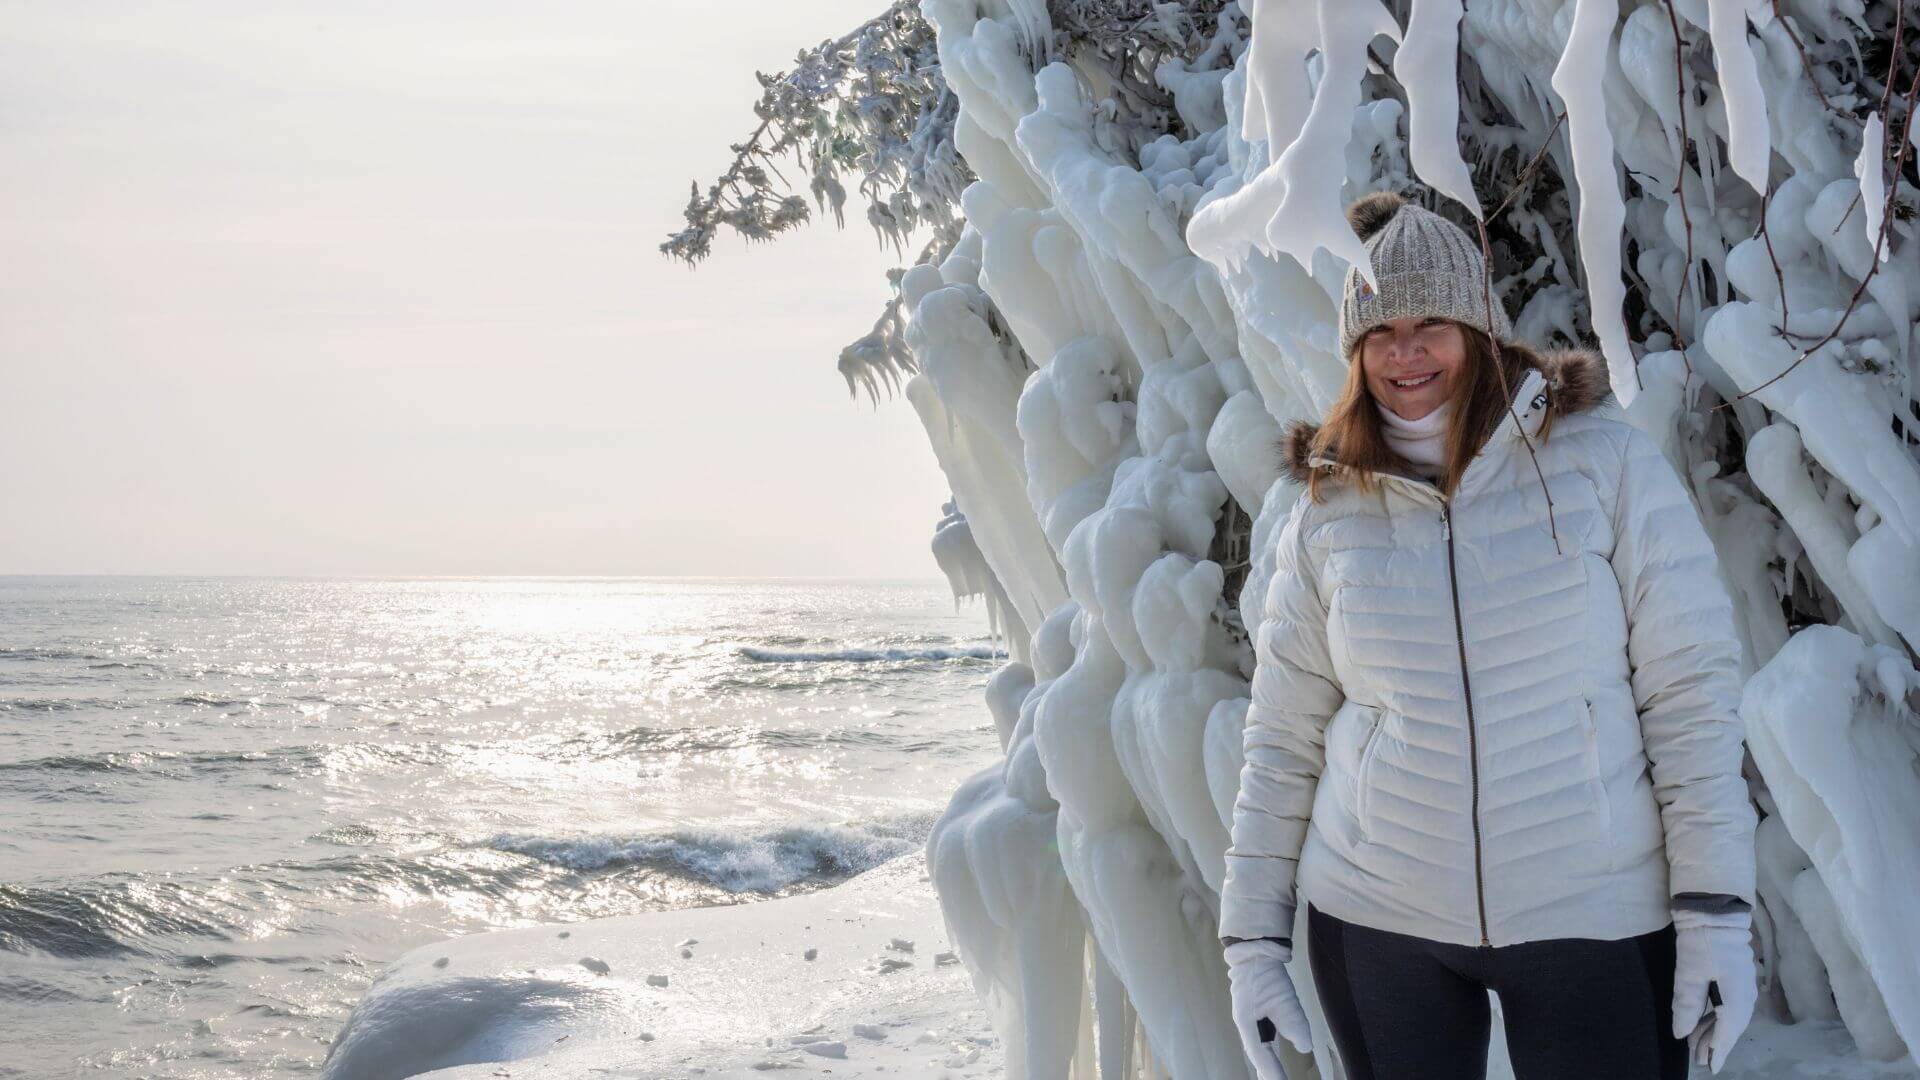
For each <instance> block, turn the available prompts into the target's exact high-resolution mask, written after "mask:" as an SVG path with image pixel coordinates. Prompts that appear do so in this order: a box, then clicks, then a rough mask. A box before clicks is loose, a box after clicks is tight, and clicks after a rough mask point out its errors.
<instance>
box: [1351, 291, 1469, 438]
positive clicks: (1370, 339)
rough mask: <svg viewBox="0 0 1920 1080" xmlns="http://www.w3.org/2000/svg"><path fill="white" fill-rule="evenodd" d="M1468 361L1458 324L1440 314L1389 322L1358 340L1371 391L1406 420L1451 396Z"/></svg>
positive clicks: (1464, 338)
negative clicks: (1463, 366)
mask: <svg viewBox="0 0 1920 1080" xmlns="http://www.w3.org/2000/svg"><path fill="white" fill-rule="evenodd" d="M1466 358H1467V338H1466V334H1465V333H1464V332H1463V331H1462V330H1461V328H1460V324H1459V323H1457V322H1454V321H1453V320H1452V319H1448V318H1444V317H1442V316H1439V315H1408V316H1406V317H1405V318H1400V319H1390V320H1388V321H1386V322H1383V323H1381V324H1380V325H1378V326H1375V327H1374V328H1373V329H1371V330H1369V331H1367V332H1366V334H1365V335H1363V336H1362V337H1361V338H1360V360H1359V363H1360V370H1361V374H1362V375H1364V376H1366V380H1367V389H1368V390H1370V391H1372V392H1373V398H1374V400H1375V401H1378V402H1379V403H1380V404H1382V405H1385V406H1386V407H1387V408H1389V409H1392V410H1393V411H1394V412H1395V413H1396V414H1398V415H1399V416H1400V418H1401V419H1403V420H1418V419H1420V418H1421V417H1423V416H1425V415H1427V414H1428V413H1430V412H1432V411H1433V410H1435V409H1437V408H1439V407H1440V404H1441V403H1442V402H1444V401H1446V400H1447V399H1448V398H1449V397H1451V396H1453V380H1454V379H1455V378H1457V377H1458V376H1459V374H1460V370H1461V366H1462V365H1463V364H1464V363H1465V362H1466Z"/></svg>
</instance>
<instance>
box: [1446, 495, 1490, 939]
mask: <svg viewBox="0 0 1920 1080" xmlns="http://www.w3.org/2000/svg"><path fill="white" fill-rule="evenodd" d="M1440 532H1441V533H1442V535H1444V536H1445V537H1446V539H1447V586H1448V590H1449V591H1450V592H1451V593H1452V594H1453V640H1454V644H1455V645H1456V646H1457V647H1458V648H1459V651H1460V690H1461V694H1462V696H1464V697H1465V699H1466V702H1467V769H1468V773H1469V775H1470V776H1471V777H1472V784H1473V803H1472V811H1471V812H1472V816H1473V889H1474V899H1475V900H1476V901H1477V902H1478V903H1479V908H1480V944H1481V945H1482V946H1483V947H1485V946H1490V945H1492V944H1493V942H1492V940H1491V939H1489V938H1488V937H1487V881H1486V874H1485V871H1484V870H1483V869H1482V866H1481V858H1480V740H1479V736H1478V734H1477V733H1476V732H1475V731H1474V726H1473V684H1472V683H1471V682H1469V681H1468V679H1467V631H1466V628H1465V626H1464V625H1463V624H1462V623H1461V621H1460V580H1459V577H1458V575H1457V572H1456V571H1455V570H1454V561H1453V514H1452V512H1451V511H1450V510H1449V508H1448V504H1447V500H1446V499H1445V498H1444V497H1443V498H1442V499H1441V500H1440Z"/></svg>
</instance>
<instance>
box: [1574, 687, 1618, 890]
mask: <svg viewBox="0 0 1920 1080" xmlns="http://www.w3.org/2000/svg"><path fill="white" fill-rule="evenodd" d="M1580 735H1581V738H1582V739H1583V740H1585V742H1586V748H1587V754H1586V757H1587V798H1588V800H1589V801H1590V802H1592V804H1593V821H1594V825H1595V827H1596V830H1597V833H1598V836H1599V838H1600V842H1601V843H1603V844H1605V845H1606V846H1607V853H1608V860H1609V868H1611V860H1612V858H1613V800H1612V798H1611V797H1609V796H1608V795H1607V780H1606V777H1605V776H1604V775H1603V774H1602V772H1601V769H1600V732H1599V730H1598V728H1597V727H1596V726H1595V724H1594V719H1593V702H1592V701H1591V700H1590V699H1589V698H1588V697H1587V695H1585V694H1581V695H1580Z"/></svg>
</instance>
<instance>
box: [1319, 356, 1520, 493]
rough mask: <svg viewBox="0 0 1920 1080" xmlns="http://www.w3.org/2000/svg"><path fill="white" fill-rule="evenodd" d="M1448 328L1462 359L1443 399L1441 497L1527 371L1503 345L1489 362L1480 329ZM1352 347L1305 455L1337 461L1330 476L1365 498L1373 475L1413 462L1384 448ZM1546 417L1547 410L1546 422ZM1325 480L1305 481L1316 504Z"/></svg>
mask: <svg viewBox="0 0 1920 1080" xmlns="http://www.w3.org/2000/svg"><path fill="white" fill-rule="evenodd" d="M1454 325H1456V326H1459V327H1460V333H1461V336H1462V337H1464V338H1465V339H1466V356H1465V358H1464V359H1463V360H1462V361H1461V364H1460V374H1461V376H1462V377H1461V378H1458V379H1455V380H1453V394H1452V396H1451V397H1449V398H1448V403H1449V404H1450V405H1451V406H1452V411H1451V418H1452V423H1451V424H1449V425H1448V428H1447V444H1446V445H1447V449H1446V455H1445V458H1446V461H1445V464H1446V468H1445V469H1444V470H1443V471H1442V472H1441V474H1440V477H1439V479H1438V480H1437V481H1436V483H1437V484H1438V485H1439V487H1440V490H1441V492H1442V493H1444V494H1445V495H1446V496H1447V497H1448V498H1451V497H1452V496H1453V493H1454V490H1455V488H1457V487H1458V486H1459V483H1460V477H1461V475H1462V474H1464V473H1465V472H1466V471H1467V464H1468V462H1471V461H1472V460H1473V459H1474V457H1475V456H1476V455H1478V454H1479V453H1480V448H1481V447H1482V446H1484V445H1486V441H1487V439H1488V438H1489V437H1490V436H1492V434H1493V432H1494V429H1495V428H1497V427H1498V426H1499V424H1500V420H1501V418H1502V417H1504V416H1505V415H1506V413H1507V405H1508V401H1509V395H1511V394H1512V393H1513V392H1514V391H1515V390H1516V389H1518V388H1519V386H1520V380H1521V378H1522V377H1523V376H1524V375H1525V374H1526V371H1527V367H1528V366H1529V365H1528V363H1527V358H1526V354H1525V353H1524V352H1522V351H1521V350H1520V349H1517V348H1513V347H1511V346H1509V345H1506V344H1504V343H1503V344H1501V345H1500V347H1499V355H1500V363H1499V364H1498V365H1496V364H1495V363H1494V346H1493V343H1492V340H1491V339H1490V338H1488V337H1487V335H1486V332H1485V331H1482V330H1480V329H1478V328H1477V327H1472V326H1467V325H1465V324H1464V323H1459V322H1455V323H1454ZM1360 348H1361V346H1360V343H1358V342H1356V343H1355V344H1354V347H1353V352H1352V353H1351V354H1350V355H1349V356H1348V357H1347V381H1346V385H1344V386H1342V387H1341V388H1340V396H1339V398H1337V399H1336V400H1335V401H1334V403H1333V406H1332V408H1330V409H1328V410H1327V418H1326V420H1325V421H1323V422H1322V423H1321V425H1320V430H1319V431H1317V432H1316V433H1315V434H1314V436H1313V440H1312V442H1311V443H1310V444H1309V448H1308V452H1309V456H1311V455H1312V454H1326V455H1327V456H1329V457H1332V458H1335V459H1336V460H1337V461H1338V462H1339V464H1338V465H1337V466H1335V468H1334V473H1333V475H1334V477H1335V478H1338V479H1341V480H1344V481H1347V482H1350V483H1354V484H1358V485H1359V487H1360V490H1361V491H1364V492H1368V493H1372V492H1373V491H1374V490H1375V489H1376V488H1377V487H1378V486H1379V483H1380V478H1379V476H1378V475H1377V474H1378V473H1380V472H1412V471H1413V463H1412V462H1410V461H1408V460H1407V459H1406V458H1403V457H1401V456H1400V455H1399V454H1397V453H1395V452H1394V450H1393V447H1391V446H1389V445H1388V444H1387V439H1386V435H1385V434H1384V432H1383V428H1384V425H1383V424H1382V423H1381V420H1380V412H1379V409H1378V408H1376V407H1375V405H1374V400H1373V391H1371V390H1369V389H1368V388H1367V377H1366V374H1365V372H1363V371H1362V370H1361V367H1360ZM1503 374H1504V375H1505V378H1504V380H1503V379H1502V375H1503ZM1551 415H1552V414H1551V412H1549V414H1548V416H1549V419H1551ZM1540 434H1541V437H1543V438H1544V437H1545V436H1546V430H1545V429H1544V428H1543V429H1542V430H1541V432H1540ZM1327 477H1328V474H1327V473H1326V471H1325V470H1322V469H1315V470H1313V474H1312V476H1311V477H1310V478H1309V479H1308V480H1307V492H1308V494H1309V496H1310V497H1311V498H1312V499H1313V501H1314V502H1316V503H1317V502H1320V501H1322V495H1321V491H1320V484H1321V481H1322V480H1324V479H1327Z"/></svg>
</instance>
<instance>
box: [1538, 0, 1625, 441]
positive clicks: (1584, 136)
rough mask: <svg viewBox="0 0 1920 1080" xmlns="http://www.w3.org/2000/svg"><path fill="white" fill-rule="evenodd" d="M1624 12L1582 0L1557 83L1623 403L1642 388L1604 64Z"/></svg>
mask: <svg viewBox="0 0 1920 1080" xmlns="http://www.w3.org/2000/svg"><path fill="white" fill-rule="evenodd" d="M1619 15H1620V5H1619V3H1618V0H1578V5H1577V6H1576V7H1575V8H1574V11H1573V29H1572V30H1571V31H1570V32H1569V33H1568V35H1567V46H1566V50H1565V51H1564V52H1563V53H1561V55H1560V63H1559V64H1558V65H1557V66H1555V67H1554V69H1553V80H1552V82H1553V89H1554V92H1555V93H1557V94H1559V95H1560V100H1561V101H1563V102H1565V103H1566V110H1567V141H1568V143H1569V144H1570V145H1571V146H1572V149H1573V173H1574V177H1575V180H1576V181H1577V183H1578V184H1579V188H1580V261H1581V263H1582V264H1583V265H1584V266H1585V267H1586V271H1587V282H1586V284H1587V300H1588V303H1589V306H1590V307H1591V308H1592V315H1593V330H1594V333H1595V334H1596V335H1598V336H1599V338H1600V349H1601V352H1602V353H1604V354H1605V355H1606V358H1607V372H1608V375H1609V380H1608V381H1609V382H1610V383H1612V385H1613V393H1614V396H1615V397H1616V398H1618V399H1619V401H1620V404H1621V406H1623V407H1625V406H1629V405H1632V404H1633V399H1634V398H1635V397H1637V396H1638V395H1639V393H1640V376H1639V373H1638V372H1637V371H1635V370H1634V358H1633V349H1632V347H1631V346H1629V345H1628V343H1627V328H1626V322H1625V319H1624V317H1623V316H1622V314H1621V311H1622V308H1623V306H1624V305H1625V303H1626V299H1627V291H1626V288H1625V286H1623V285H1622V284H1621V283H1620V237H1621V235H1622V232H1623V229H1622V225H1623V224H1624V223H1625V221H1626V216H1627V214H1626V207H1625V206H1624V205H1622V203H1621V201H1620V188H1619V181H1618V178H1617V177H1616V175H1615V167H1614V158H1613V131H1612V130H1611V129H1610V128H1609V127H1608V126H1607V94H1606V85H1605V83H1606V73H1607V63H1608V56H1609V53H1610V52H1611V51H1612V39H1613V27H1614V23H1615V22H1616V21H1618V19H1619Z"/></svg>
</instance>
